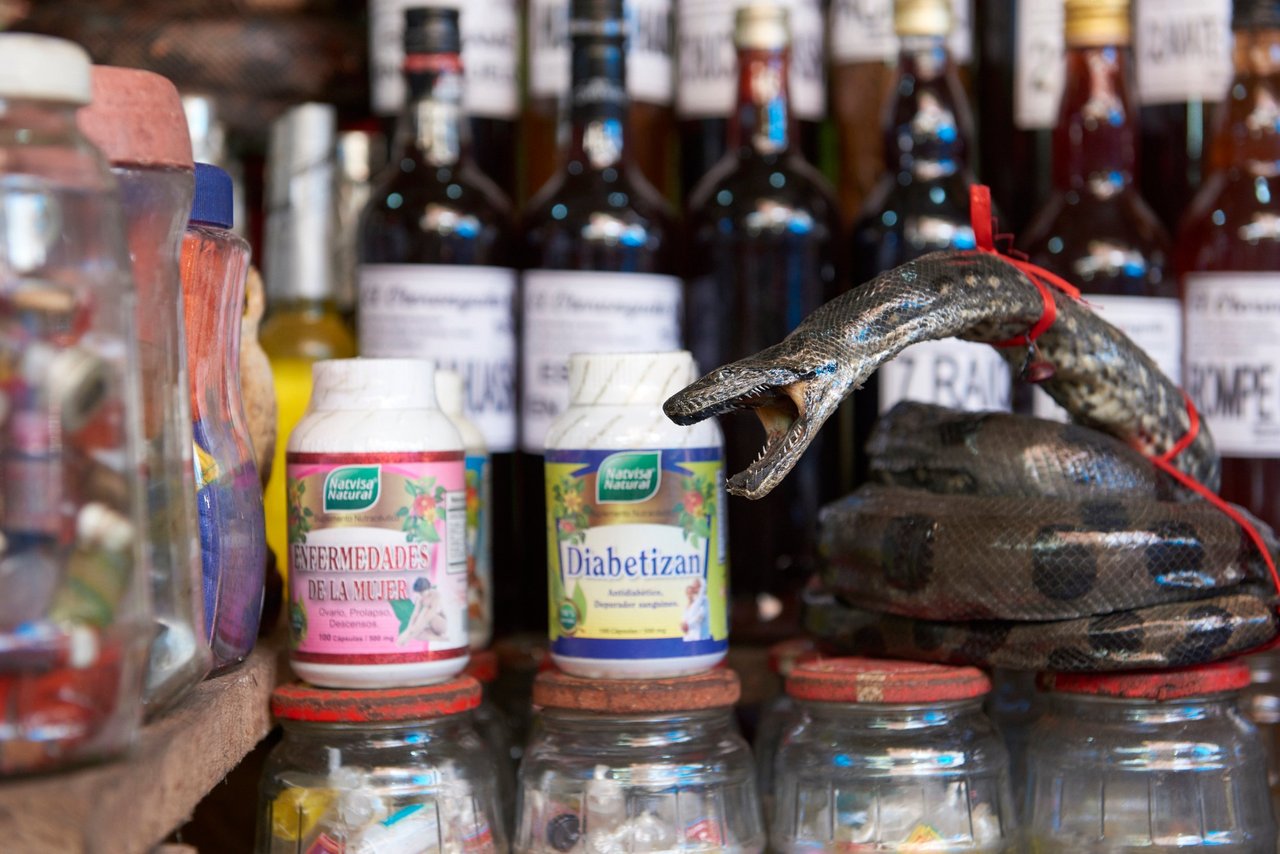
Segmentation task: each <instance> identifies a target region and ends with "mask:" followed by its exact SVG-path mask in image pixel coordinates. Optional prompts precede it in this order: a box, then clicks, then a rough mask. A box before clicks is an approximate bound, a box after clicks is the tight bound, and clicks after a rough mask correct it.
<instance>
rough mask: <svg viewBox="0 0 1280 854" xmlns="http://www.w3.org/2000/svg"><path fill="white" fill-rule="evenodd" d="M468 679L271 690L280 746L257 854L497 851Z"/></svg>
mask: <svg viewBox="0 0 1280 854" xmlns="http://www.w3.org/2000/svg"><path fill="white" fill-rule="evenodd" d="M479 702H480V685H479V683H477V682H476V680H474V679H472V678H471V677H469V676H462V677H459V678H457V679H454V680H451V681H449V682H444V683H441V684H438V685H430V686H427V687H419V688H401V689H396V690H392V691H330V690H322V689H317V688H312V687H310V686H309V685H302V684H293V685H286V686H284V687H282V688H277V689H276V692H275V694H274V695H273V696H272V698H271V710H272V712H273V713H274V714H275V716H276V717H277V718H278V719H279V720H280V722H281V723H282V724H283V725H284V738H283V739H282V740H281V742H280V744H279V745H277V746H276V748H275V749H274V750H272V751H271V756H270V757H269V758H268V759H267V766H266V768H265V769H264V771H263V775H262V783H261V786H260V789H259V818H258V833H257V837H258V838H257V848H256V851H257V854H342V852H345V854H418V852H423V854H425V852H437V854H439V853H440V852H464V851H465V852H476V854H497V852H505V851H507V850H508V849H507V836H506V833H505V831H504V830H503V823H502V815H501V812H500V808H499V801H498V790H497V784H496V782H495V779H496V776H497V764H496V762H495V761H494V758H493V756H492V755H491V754H490V752H489V750H488V749H487V746H486V745H485V744H484V742H483V741H482V740H481V738H480V736H479V735H478V734H477V732H476V729H475V727H474V726H473V721H472V715H471V712H472V710H474V709H475V708H476V705H477V704H478V703H479Z"/></svg>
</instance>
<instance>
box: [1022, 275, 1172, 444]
mask: <svg viewBox="0 0 1280 854" xmlns="http://www.w3.org/2000/svg"><path fill="white" fill-rule="evenodd" d="M1085 299H1086V300H1088V301H1089V305H1091V306H1092V307H1093V310H1094V311H1095V312H1097V314H1098V316H1099V317H1101V318H1102V319H1103V320H1105V321H1107V323H1110V324H1111V325H1112V326H1114V327H1116V328H1117V329H1119V330H1120V331H1121V332H1123V333H1124V334H1125V335H1128V336H1129V338H1130V339H1132V341H1133V343H1134V344H1137V345H1138V346H1139V347H1141V348H1142V349H1143V350H1144V351H1146V353H1147V355H1148V356H1150V357H1151V358H1152V359H1153V360H1154V361H1155V363H1156V364H1157V365H1158V366H1159V367H1160V370H1162V371H1164V373H1165V376H1167V377H1169V379H1171V380H1173V381H1174V382H1175V383H1178V384H1181V383H1182V304H1181V303H1180V302H1178V301H1177V300H1176V299H1171V298H1167V297H1128V296H1104V295H1099V294H1086V295H1085ZM1033 399H1034V404H1033V406H1034V411H1035V414H1036V417H1037V418H1047V419H1050V420H1053V421H1066V420H1067V413H1066V411H1065V410H1064V409H1063V408H1062V407H1060V406H1058V404H1056V403H1054V401H1053V398H1051V397H1049V395H1048V394H1046V393H1045V392H1044V391H1042V390H1041V389H1036V391H1035V395H1034V398H1033Z"/></svg>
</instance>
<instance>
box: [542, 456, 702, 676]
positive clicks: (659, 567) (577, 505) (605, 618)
mask: <svg viewBox="0 0 1280 854" xmlns="http://www.w3.org/2000/svg"><path fill="white" fill-rule="evenodd" d="M546 473H547V478H546V483H547V523H548V537H547V542H548V550H549V554H548V563H547V565H548V567H549V569H550V602H551V648H552V651H553V652H555V653H556V654H558V655H563V656H571V657H575V658H596V659H599V658H623V659H636V658H679V657H683V656H691V655H709V654H713V653H718V652H722V651H724V650H725V649H726V648H727V645H728V614H727V612H726V603H727V600H728V596H727V589H726V585H727V581H728V566H727V559H726V555H725V525H724V513H725V496H724V459H723V456H722V454H721V451H720V449H719V448H680V449H665V450H642V451H578V450H548V451H547V456H546Z"/></svg>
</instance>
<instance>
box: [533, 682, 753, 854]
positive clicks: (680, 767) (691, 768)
mask: <svg viewBox="0 0 1280 854" xmlns="http://www.w3.org/2000/svg"><path fill="white" fill-rule="evenodd" d="M738 694H739V686H738V677H737V675H736V674H734V673H733V671H731V670H725V669H720V670H713V671H711V672H709V673H703V674H700V675H697V676H683V677H675V678H670V679H654V680H648V681H645V682H637V681H635V680H620V679H619V680H601V679H582V678H579V677H576V676H569V675H567V674H564V673H560V672H558V671H546V672H544V673H540V674H539V675H538V678H537V680H536V681H535V683H534V687H533V702H534V705H535V707H537V708H539V709H540V712H539V716H538V720H537V722H536V723H535V725H534V733H533V735H532V737H531V739H530V742H529V748H528V750H527V751H526V752H525V756H524V761H523V762H522V763H521V766H520V778H519V792H520V793H519V805H518V807H517V819H516V828H517V829H516V844H515V850H517V851H521V852H525V853H526V854H564V852H575V853H576V852H613V851H617V852H623V851H627V852H630V851H645V852H684V851H706V852H713V851H715V852H759V851H763V850H764V844H765V839H764V829H763V825H762V823H761V819H760V805H759V801H758V800H757V797H756V786H755V769H754V767H753V763H752V761H751V750H750V748H748V747H747V743H746V741H745V740H744V739H743V738H742V736H741V735H740V734H739V733H738V730H737V726H736V724H735V723H734V720H733V709H732V706H733V704H734V703H735V702H737V699H738Z"/></svg>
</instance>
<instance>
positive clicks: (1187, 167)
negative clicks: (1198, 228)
mask: <svg viewBox="0 0 1280 854" xmlns="http://www.w3.org/2000/svg"><path fill="white" fill-rule="evenodd" d="M1133 22H1134V32H1133V38H1134V44H1133V46H1134V54H1135V58H1136V60H1137V62H1136V66H1137V84H1138V90H1137V91H1138V103H1139V104H1140V105H1141V108H1142V113H1141V117H1140V118H1141V125H1142V178H1141V184H1142V195H1143V197H1144V198H1146V200H1147V201H1148V202H1150V203H1151V206H1152V207H1153V208H1154V209H1155V212H1156V214H1157V215H1158V216H1159V217H1160V219H1161V220H1162V221H1163V222H1164V224H1165V225H1166V227H1168V228H1174V227H1175V226H1177V224H1178V221H1179V219H1180V218H1181V217H1182V215H1183V213H1185V212H1186V209H1187V206H1188V205H1189V204H1190V203H1191V198H1192V196H1193V195H1195V192H1196V190H1197V189H1198V188H1199V187H1200V183H1201V181H1202V180H1203V179H1204V176H1205V172H1206V169H1205V154H1206V152H1207V143H1208V133H1209V124H1210V122H1211V121H1212V117H1213V112H1214V108H1215V107H1216V105H1217V104H1218V103H1219V102H1220V101H1221V100H1222V99H1223V97H1224V96H1225V95H1226V94H1227V87H1228V86H1229V85H1230V81H1231V19H1230V15H1229V5H1228V3H1227V2H1226V0H1133Z"/></svg>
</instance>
